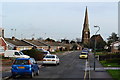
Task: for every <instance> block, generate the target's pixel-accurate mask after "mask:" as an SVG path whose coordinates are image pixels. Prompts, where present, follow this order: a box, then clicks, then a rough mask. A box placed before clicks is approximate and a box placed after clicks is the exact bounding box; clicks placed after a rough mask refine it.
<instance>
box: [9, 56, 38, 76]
mask: <svg viewBox="0 0 120 80" xmlns="http://www.w3.org/2000/svg"><path fill="white" fill-rule="evenodd" d="M11 73H12V76H13V77H15V76H16V75H22V76H24V75H28V76H30V77H31V78H33V77H34V75H35V74H36V75H39V66H38V64H37V63H36V61H35V60H34V58H16V59H15V61H14V63H13V65H12V69H11Z"/></svg>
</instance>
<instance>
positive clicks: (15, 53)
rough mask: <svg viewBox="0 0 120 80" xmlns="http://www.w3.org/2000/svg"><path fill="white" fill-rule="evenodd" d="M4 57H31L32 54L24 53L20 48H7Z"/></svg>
mask: <svg viewBox="0 0 120 80" xmlns="http://www.w3.org/2000/svg"><path fill="white" fill-rule="evenodd" d="M4 57H15V58H30V56H28V55H24V54H23V53H22V52H20V51H18V50H6V51H5V53H4Z"/></svg>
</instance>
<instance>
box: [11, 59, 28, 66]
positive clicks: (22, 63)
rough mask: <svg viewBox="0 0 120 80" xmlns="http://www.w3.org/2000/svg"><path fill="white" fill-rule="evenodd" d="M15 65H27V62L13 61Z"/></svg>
mask: <svg viewBox="0 0 120 80" xmlns="http://www.w3.org/2000/svg"><path fill="white" fill-rule="evenodd" d="M13 64H15V65H28V60H15V62H14V63H13Z"/></svg>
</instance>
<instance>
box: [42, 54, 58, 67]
mask: <svg viewBox="0 0 120 80" xmlns="http://www.w3.org/2000/svg"><path fill="white" fill-rule="evenodd" d="M43 64H56V65H57V64H59V58H58V57H57V55H53V54H49V55H46V56H45V57H44V58H43Z"/></svg>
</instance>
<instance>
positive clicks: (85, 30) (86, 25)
mask: <svg viewBox="0 0 120 80" xmlns="http://www.w3.org/2000/svg"><path fill="white" fill-rule="evenodd" d="M89 40H90V30H89V22H88V11H87V6H86V10H85V18H84V24H83V31H82V43H83V44H88V43H89Z"/></svg>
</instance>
